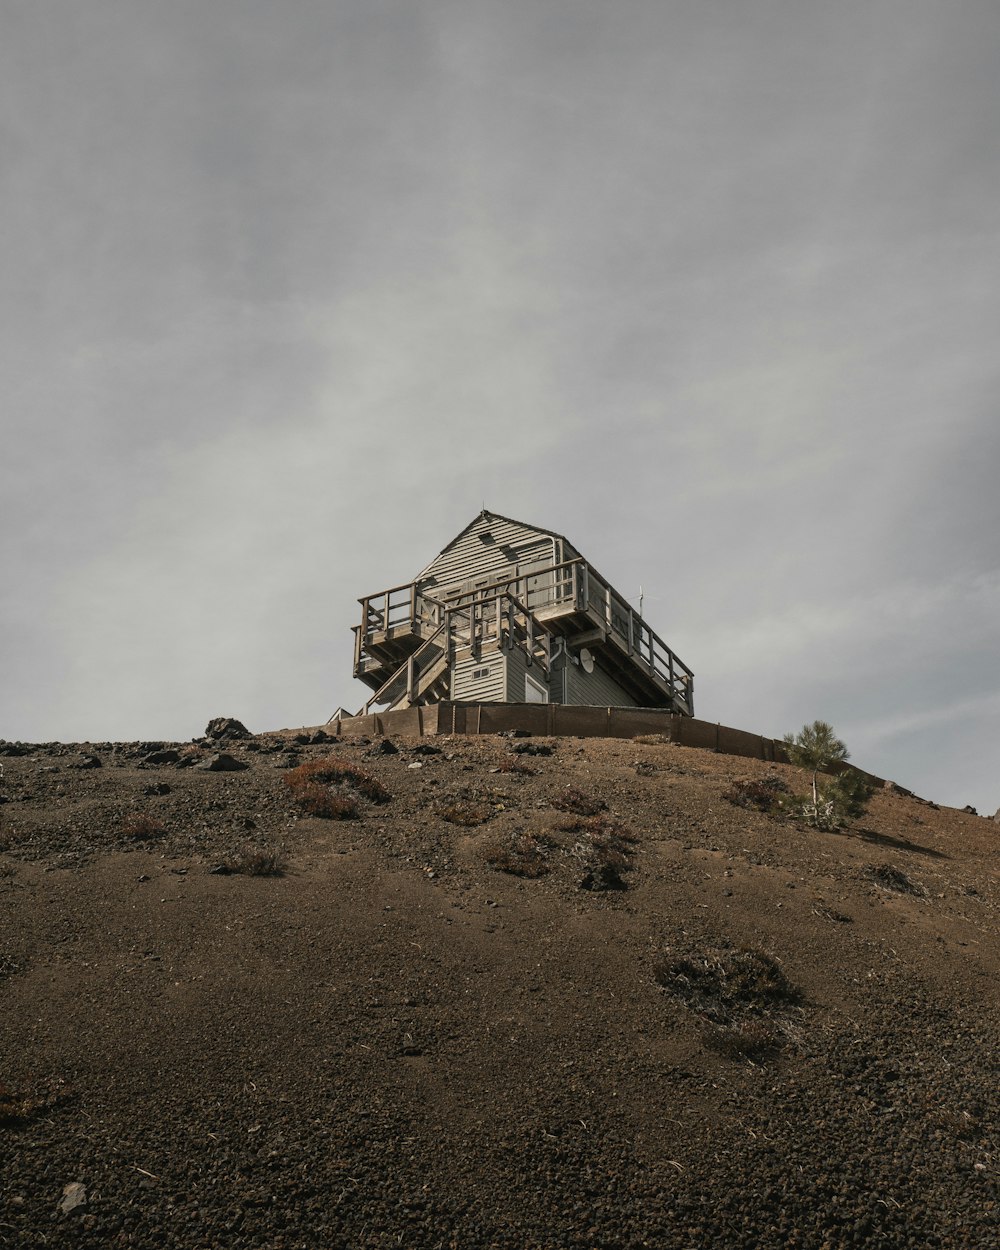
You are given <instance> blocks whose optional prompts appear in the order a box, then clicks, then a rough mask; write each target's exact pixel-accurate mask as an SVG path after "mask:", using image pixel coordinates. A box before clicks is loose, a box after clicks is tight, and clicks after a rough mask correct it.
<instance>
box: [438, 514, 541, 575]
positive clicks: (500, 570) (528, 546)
mask: <svg viewBox="0 0 1000 1250" xmlns="http://www.w3.org/2000/svg"><path fill="white" fill-rule="evenodd" d="M483 536H486V541H484V539H483ZM559 546H560V540H559V539H558V538H557V537H555V536H554V535H552V534H546V533H544V532H543V531H541V530H535V529H531V528H530V527H529V526H527V525H522V524H520V522H516V521H508V520H507V519H506V518H504V517H495V516H489V515H481V516H479V517H477V518H476V520H475V521H474V522H473V523H472V524H471V525H470V526H469V527H468V529H466V530H463V531H462V533H461V534H459V536H458V538H456V539H455V540H454V542H452V543H449V545H448V546H447V547H446V548H445V549H444V551H442V552H441V554H440V555H439V556H438V557H437V559H436V560H433V561H431V563H430V564H429V565H428V566H427V568H426V569H424V571H423V572H422V573H421V574H420V575H419V576H418V578H417V584H418V585H419V587H420V589H421V590H426V591H428V592H429V593H431V594H433V593H434V592H435V590H436V591H437V592H438V593H441V592H443V591H446V590H459V589H462V588H463V587H465V586H467V585H469V584H470V583H475V582H483V583H486V582H494V581H499V580H501V579H502V578H503V577H505V576H507V575H510V576H512V577H513V576H514V574H515V572H516V570H517V569H518V568H523V567H524V566H525V565H531V564H537V563H539V562H543V563H545V564H546V565H551V564H555V563H558V562H559V560H560V559H561V556H560V554H559Z"/></svg>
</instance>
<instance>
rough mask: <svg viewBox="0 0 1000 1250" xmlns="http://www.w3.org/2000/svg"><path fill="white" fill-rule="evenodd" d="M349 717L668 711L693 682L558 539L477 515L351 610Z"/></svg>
mask: <svg viewBox="0 0 1000 1250" xmlns="http://www.w3.org/2000/svg"><path fill="white" fill-rule="evenodd" d="M359 602H360V604H361V623H360V625H355V626H354V633H355V648H354V676H355V677H357V678H359V679H360V680H361V681H363V682H365V683H366V684H367V685H368V686H370V687H371V689H372V690H373V691H374V693H373V694H372V696H371V698H370V699H369V700H368V702H367V703H366V704H365V705H364V707H363V708H362V709H361V711H360V712H359V713H358V714H359V715H362V714H366V713H368V712H370V711H372V710H374V709H375V708H382V709H394V708H405V707H412V706H414V705H417V704H427V703H434V702H438V701H441V700H451V701H453V702H474V703H550V702H551V703H572V704H589V705H597V706H601V707H655V708H667V709H669V710H670V711H672V712H675V713H681V714H683V715H686V716H693V715H694V674H693V673H692V672H691V670H690V669H689V668H688V667H687V665H686V664H684V663H682V661H681V660H680V659H678V657H677V656H676V655H675V654H674V653H673V651H671V650H670V648H669V647H668V646H667V644H666V643H665V642H664V641H663V639H662V638H660V637H659V635H658V634H656V633H654V632H653V630H652V629H651V628H650V627H649V625H647V624H646V622H645V621H644V620H643V619H642V618H641V617H640V615H639V614H638V612H636V611H635V609H634V608H633V607H632V606H631V605H630V604H629V603H628V602H627V600H626V599H625V598H624V597H623V596H622V595H620V594H619V593H618V592H617V591H616V590H615V589H614V587H613V586H611V584H610V583H609V582H608V581H606V580H605V579H604V578H603V577H602V576H601V575H600V574H599V573H598V572H597V570H596V569H595V568H594V567H593V566H592V565H591V564H589V563H588V561H587V560H585V559H584V558H583V556H582V555H581V554H580V552H579V551H577V550H576V548H575V547H573V546H572V544H571V543H569V542H568V541H567V540H566V539H565V538H563V536H562V535H561V534H555V533H553V532H552V531H551V530H546V529H540V528H539V527H538V526H534V525H525V524H524V523H523V522H521V521H513V520H511V519H510V518H509V517H504V516H497V514H496V513H492V512H488V511H486V510H485V509H484V510H483V511H482V512H481V513H480V514H479V516H477V517H476V519H475V520H474V521H472V522H471V523H470V524H469V525H467V526H466V527H465V529H464V530H462V532H461V533H460V534H459V535H457V537H455V538H454V539H452V541H451V542H450V543H449V544H448V545H447V546H446V547H445V548H444V550H443V551H442V552H441V554H440V555H439V556H437V557H436V558H435V559H434V560H432V561H431V563H430V564H428V565H427V567H426V568H425V569H423V570H422V571H421V572H420V573H418V574H417V576H416V577H415V578H414V579H413V581H412V582H408V583H407V584H406V585H403V586H393V587H392V588H391V589H389V590H383V591H380V592H379V593H378V594H375V595H367V596H366V597H365V598H364V599H361V600H359Z"/></svg>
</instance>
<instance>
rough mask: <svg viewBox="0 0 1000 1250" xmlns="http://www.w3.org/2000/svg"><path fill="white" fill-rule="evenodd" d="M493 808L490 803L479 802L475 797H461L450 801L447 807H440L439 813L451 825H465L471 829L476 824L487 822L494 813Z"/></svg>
mask: <svg viewBox="0 0 1000 1250" xmlns="http://www.w3.org/2000/svg"><path fill="white" fill-rule="evenodd" d="M493 810H494V809H493V808H492V807H491V806H490V805H489V804H488V803H477V802H476V801H475V800H473V799H459V800H458V801H456V802H454V803H449V804H448V805H447V807H442V808H440V809H439V810H438V815H439V816H440V817H441V819H442V820H446V821H448V823H449V824H451V825H464V826H465V827H466V828H470V829H471V828H472V827H473V826H475V825H482V824H485V823H486V821H487V820H489V818H490V817H491V816H492V815H493Z"/></svg>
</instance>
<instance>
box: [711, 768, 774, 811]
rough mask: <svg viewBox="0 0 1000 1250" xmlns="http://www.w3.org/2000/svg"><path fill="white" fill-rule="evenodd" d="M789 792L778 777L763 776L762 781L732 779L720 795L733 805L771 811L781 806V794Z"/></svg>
mask: <svg viewBox="0 0 1000 1250" xmlns="http://www.w3.org/2000/svg"><path fill="white" fill-rule="evenodd" d="M789 793H790V791H789V789H788V786H786V785H785V783H784V782H783V781H782V780H781V778H780V777H765V778H764V779H763V781H734V782H733V784H732V785H731V786H730V787H729V789H728V790H726V791H725V792H724V793H723V795H722V797H723V798H724V799H726V800H727V802H729V803H732V804H733V805H734V806H735V807H746V808H750V809H751V810H753V811H757V812H773V811H775V810H776V809H779V808H781V807H782V806H783V804H784V798H783V796H784V795H786V794H789Z"/></svg>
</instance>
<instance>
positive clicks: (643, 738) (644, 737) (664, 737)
mask: <svg viewBox="0 0 1000 1250" xmlns="http://www.w3.org/2000/svg"><path fill="white" fill-rule="evenodd" d="M632 741H633V742H641V743H642V745H643V746H646V747H662V746H669V745H670V736H669V734H636V736H635V737H634V738H633V739H632Z"/></svg>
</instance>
